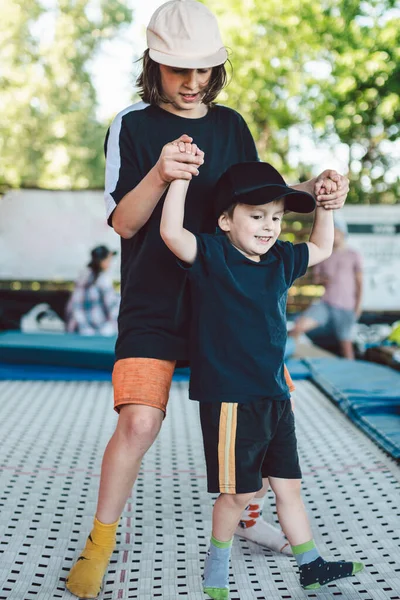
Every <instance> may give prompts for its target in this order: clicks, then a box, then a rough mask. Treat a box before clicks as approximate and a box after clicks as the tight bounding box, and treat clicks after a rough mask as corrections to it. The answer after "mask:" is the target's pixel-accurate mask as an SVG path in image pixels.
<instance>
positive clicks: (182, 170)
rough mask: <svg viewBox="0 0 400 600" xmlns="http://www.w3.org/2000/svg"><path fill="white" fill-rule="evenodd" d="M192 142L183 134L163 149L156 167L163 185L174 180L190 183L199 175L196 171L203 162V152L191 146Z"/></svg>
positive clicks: (193, 145)
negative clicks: (183, 180)
mask: <svg viewBox="0 0 400 600" xmlns="http://www.w3.org/2000/svg"><path fill="white" fill-rule="evenodd" d="M192 141H193V138H191V137H190V136H188V135H186V134H184V135H181V137H180V138H178V139H177V140H174V141H173V142H170V143H168V144H166V145H165V146H164V147H163V149H162V150H161V154H160V158H159V159H158V161H157V165H156V167H157V170H158V174H159V176H160V178H161V180H162V181H163V182H164V183H171V181H173V180H174V179H186V180H188V181H190V180H191V179H192V177H196V176H197V175H198V174H199V170H198V169H199V167H200V166H201V165H202V164H203V162H204V152H202V151H201V150H199V148H197V146H196V144H192ZM192 147H194V148H192Z"/></svg>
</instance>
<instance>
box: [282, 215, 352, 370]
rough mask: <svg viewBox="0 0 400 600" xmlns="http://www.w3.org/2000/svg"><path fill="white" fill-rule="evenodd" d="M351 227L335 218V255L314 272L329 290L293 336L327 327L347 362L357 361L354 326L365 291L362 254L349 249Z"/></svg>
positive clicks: (300, 321) (302, 318) (315, 279)
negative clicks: (355, 359) (353, 337)
mask: <svg viewBox="0 0 400 600" xmlns="http://www.w3.org/2000/svg"><path fill="white" fill-rule="evenodd" d="M347 234H348V231H347V225H346V222H345V221H344V219H343V218H342V217H337V218H335V237H334V243H333V252H332V255H331V256H330V257H329V258H328V259H327V260H325V261H324V262H322V263H320V264H319V265H317V266H316V267H314V269H313V283H316V284H318V285H323V286H325V292H324V295H323V296H322V298H321V300H320V301H318V302H316V303H314V304H312V305H311V306H310V307H309V308H308V309H307V310H306V311H305V312H304V313H303V314H302V315H301V316H300V317H299V318H298V319H297V320H296V321H295V325H294V328H293V329H292V330H291V332H290V334H289V335H291V336H293V337H295V338H298V337H299V336H300V335H302V334H304V333H307V332H308V331H312V330H313V329H316V328H317V327H324V328H325V327H327V328H328V329H329V332H332V334H333V335H334V336H335V337H336V338H337V340H338V342H339V347H340V352H341V354H342V356H344V358H349V359H350V360H353V359H354V348H353V342H352V330H353V326H354V325H355V323H356V322H357V320H358V318H359V317H360V315H361V312H362V309H361V299H362V288H363V276H362V261H361V256H360V254H359V253H358V252H357V251H356V250H354V249H353V248H350V247H349V246H348V245H347V240H346V238H347Z"/></svg>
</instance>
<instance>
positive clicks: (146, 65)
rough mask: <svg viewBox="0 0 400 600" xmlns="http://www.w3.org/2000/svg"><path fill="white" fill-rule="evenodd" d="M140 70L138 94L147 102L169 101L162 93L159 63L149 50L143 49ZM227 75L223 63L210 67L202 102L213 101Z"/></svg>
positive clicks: (137, 82)
mask: <svg viewBox="0 0 400 600" xmlns="http://www.w3.org/2000/svg"><path fill="white" fill-rule="evenodd" d="M142 60H143V67H142V72H141V73H140V75H139V77H138V78H137V80H136V84H137V86H138V88H139V90H138V91H139V96H140V97H141V99H142V100H143V102H146V103H147V104H156V105H159V104H160V103H161V102H169V100H168V99H167V98H165V96H164V95H163V93H162V89H161V75H160V65H159V64H158V63H157V62H155V61H154V60H153V59H151V58H150V56H149V50H148V49H147V50H145V52H144V54H143V57H142ZM227 82H228V76H227V73H226V69H225V65H218V66H217V67H213V68H212V72H211V77H210V82H209V84H208V86H207V89H206V92H205V95H204V96H203V99H202V102H203V104H206V105H210V104H211V103H212V102H214V100H215V98H216V97H217V96H218V94H219V93H220V91H221V90H222V88H224V87H225V86H226V84H227Z"/></svg>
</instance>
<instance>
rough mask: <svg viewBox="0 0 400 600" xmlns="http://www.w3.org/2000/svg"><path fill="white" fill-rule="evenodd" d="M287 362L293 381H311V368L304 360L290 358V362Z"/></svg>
mask: <svg viewBox="0 0 400 600" xmlns="http://www.w3.org/2000/svg"><path fill="white" fill-rule="evenodd" d="M285 362H286V366H287V368H288V370H289V373H290V376H291V378H292V379H293V381H298V380H299V379H311V371H310V367H309V366H308V365H307V364H306V363H305V361H304V360H302V359H299V358H289V360H286V361H285Z"/></svg>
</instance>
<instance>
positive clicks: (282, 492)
mask: <svg viewBox="0 0 400 600" xmlns="http://www.w3.org/2000/svg"><path fill="white" fill-rule="evenodd" d="M272 487H273V491H274V494H275V496H276V498H277V500H290V499H291V498H298V497H300V496H301V479H282V480H281V481H280V482H279V484H278V485H273V486H272Z"/></svg>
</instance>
